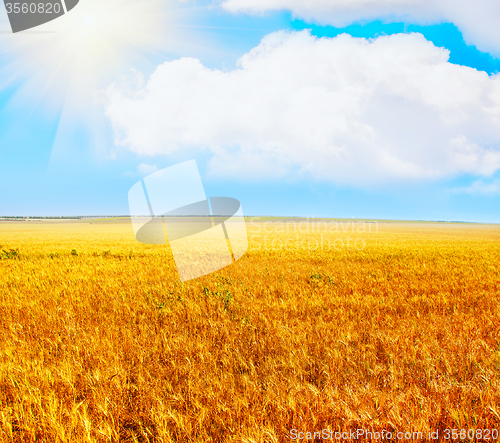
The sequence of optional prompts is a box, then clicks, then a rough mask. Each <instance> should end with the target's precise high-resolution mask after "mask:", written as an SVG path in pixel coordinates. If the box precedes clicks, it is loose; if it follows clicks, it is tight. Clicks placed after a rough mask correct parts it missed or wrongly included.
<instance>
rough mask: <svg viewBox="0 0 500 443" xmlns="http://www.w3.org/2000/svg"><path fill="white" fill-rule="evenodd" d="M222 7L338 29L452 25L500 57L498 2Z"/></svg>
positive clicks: (367, 0)
mask: <svg viewBox="0 0 500 443" xmlns="http://www.w3.org/2000/svg"><path fill="white" fill-rule="evenodd" d="M222 5H223V7H224V8H226V9H228V10H229V11H232V12H249V13H263V12H265V11H272V10H280V9H282V10H289V11H292V12H293V14H294V15H295V16H296V17H299V18H302V19H305V20H308V21H315V22H318V23H320V24H323V25H326V24H328V25H333V26H336V27H344V26H347V25H350V24H352V23H355V22H366V21H371V20H382V21H384V22H400V21H404V22H406V23H413V24H424V25H425V24H435V23H442V22H450V23H454V24H455V25H456V26H457V27H458V28H459V29H460V30H461V31H462V33H463V35H464V38H465V40H466V42H467V43H469V44H471V45H475V46H477V47H478V48H479V49H480V50H482V51H484V52H491V53H493V54H496V55H500V26H498V23H499V20H500V2H498V1H495V0H493V1H492V0H475V1H470V0H223V2H222Z"/></svg>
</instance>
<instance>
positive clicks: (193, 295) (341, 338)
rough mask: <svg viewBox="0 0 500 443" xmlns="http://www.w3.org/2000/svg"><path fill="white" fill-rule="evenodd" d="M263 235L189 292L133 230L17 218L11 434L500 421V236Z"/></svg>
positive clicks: (1, 307) (45, 436)
mask: <svg viewBox="0 0 500 443" xmlns="http://www.w3.org/2000/svg"><path fill="white" fill-rule="evenodd" d="M263 226H264V225H263V224H261V225H258V224H257V223H254V224H251V225H250V224H249V225H248V232H249V237H250V239H251V242H250V248H249V252H248V253H247V254H246V255H245V256H244V257H243V258H241V259H240V260H239V261H238V262H236V263H235V264H233V265H232V266H230V267H228V268H225V269H223V270H221V271H219V272H217V273H214V274H211V275H208V276H205V277H202V278H199V279H197V280H193V281H189V282H186V283H180V281H179V279H178V276H177V272H176V269H175V265H174V262H173V258H172V256H171V253H170V250H169V248H168V246H165V245H163V246H162V245H141V244H140V243H137V242H136V241H135V239H134V237H133V233H132V232H131V228H130V226H129V225H128V224H126V223H118V222H117V223H112V222H106V223H93V224H89V223H88V222H87V223H83V222H82V223H71V224H65V223H58V224H48V223H40V224H37V225H34V224H28V223H24V224H22V223H2V225H0V245H2V247H1V248H0V250H3V251H4V252H2V253H1V254H2V255H1V256H0V257H1V258H2V260H1V261H0V343H1V346H0V441H2V442H10V441H13V442H35V441H36V442H114V441H124V442H125V441H130V442H132V441H138V442H153V441H154V442H248V443H250V442H282V441H290V430H291V429H298V430H301V431H314V430H321V429H324V428H328V429H332V430H347V429H357V428H365V429H372V430H382V429H385V430H393V431H394V430H403V431H422V432H425V433H427V432H428V431H429V430H431V429H433V430H434V429H439V430H444V429H447V428H449V429H451V428H459V429H460V428H461V429H476V428H482V429H494V428H496V429H500V242H499V240H500V227H499V226H483V225H458V224H382V223H381V224H379V225H378V229H377V231H378V232H364V233H355V234H353V233H349V232H337V233H329V234H324V235H326V236H327V237H328V238H329V239H333V240H334V239H345V238H346V237H347V236H349V235H351V237H352V236H353V235H354V236H355V238H358V239H359V238H361V239H363V240H364V241H365V247H364V248H363V249H361V250H358V249H356V248H347V247H345V248H342V249H337V250H334V249H328V248H325V247H323V249H321V248H317V247H316V245H317V244H318V243H317V242H312V240H314V239H318V238H319V237H318V236H319V235H320V234H319V233H317V232H301V233H300V234H299V235H300V239H301V240H303V239H306V240H307V241H306V242H305V243H299V247H291V246H290V245H291V244H292V243H286V239H287V238H289V239H292V238H293V239H294V238H296V235H297V233H296V232H295V231H292V230H291V229H285V230H284V232H274V233H273V232H271V233H270V234H269V235H270V236H271V237H272V238H277V239H281V240H283V241H278V242H274V244H272V245H271V243H268V244H267V245H266V246H264V244H263V243H262V241H263V240H262V237H261V238H259V237H258V236H257V234H258V233H259V232H260V233H262V232H263V230H262V229H260V230H259V227H260V228H262V227H263ZM269 226H270V225H268V227H269ZM271 226H272V225H271ZM270 231H272V229H270ZM266 235H267V234H266ZM273 236H274V237H273ZM259 241H260V242H261V243H259ZM301 244H302V245H304V244H306V245H308V246H300V245H301ZM311 244H312V245H313V247H312V248H311V246H310V245H311ZM359 244H360V243H359ZM287 245H288V246H287Z"/></svg>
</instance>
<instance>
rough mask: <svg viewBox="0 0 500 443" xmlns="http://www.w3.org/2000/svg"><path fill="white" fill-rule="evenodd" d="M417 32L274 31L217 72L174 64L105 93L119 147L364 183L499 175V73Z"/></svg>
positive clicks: (219, 169)
mask: <svg viewBox="0 0 500 443" xmlns="http://www.w3.org/2000/svg"><path fill="white" fill-rule="evenodd" d="M447 60H448V52H447V51H446V50H444V49H442V48H437V47H435V46H434V45H433V44H432V43H431V42H428V41H427V40H425V39H424V37H423V36H421V35H420V34H410V35H406V34H399V35H392V36H385V37H380V38H377V39H374V40H366V39H356V38H353V37H350V36H348V35H341V36H338V37H336V38H321V39H318V38H315V37H312V36H311V35H310V34H309V33H308V32H305V31H304V32H297V33H291V34H290V33H285V32H278V33H274V34H271V35H269V36H267V37H266V38H265V39H264V40H263V41H262V42H261V44H260V45H259V46H258V47H256V48H254V49H253V50H252V51H251V52H250V53H248V54H246V55H245V56H244V57H243V58H242V59H241V60H240V62H239V64H240V68H239V69H236V70H233V71H229V72H222V71H218V70H211V69H208V68H206V67H204V66H203V65H202V64H201V63H200V62H199V61H198V60H195V59H192V58H183V59H180V60H176V61H173V62H167V63H164V64H163V65H161V66H159V67H158V68H157V69H156V71H155V72H154V74H153V75H152V76H151V78H150V79H149V80H148V81H147V82H144V83H142V82H140V81H139V83H138V85H137V86H135V87H130V85H122V86H118V85H113V86H111V87H109V88H108V90H107V98H108V102H107V111H106V112H107V115H108V117H109V118H110V120H111V122H112V124H113V126H114V128H115V134H116V139H117V143H118V144H120V145H124V146H127V147H128V148H129V149H131V150H132V151H134V152H136V153H138V154H146V155H156V154H167V155H168V154H171V153H173V152H175V151H178V150H185V149H191V150H194V151H196V150H201V149H209V150H210V151H211V152H212V153H213V158H212V161H211V164H210V168H211V171H212V173H214V174H223V175H224V176H228V175H233V176H236V177H249V178H252V177H253V178H261V177H276V176H280V177H283V176H287V175H289V176H292V175H293V176H297V175H306V176H312V177H314V178H315V179H322V180H331V181H333V182H336V183H339V184H348V185H370V184H373V183H384V182H385V183H387V182H394V181H404V180H422V179H437V178H441V177H446V176H453V175H457V174H462V173H466V174H475V175H483V176H489V175H491V174H493V173H494V172H495V171H497V170H499V169H500V76H492V77H489V76H488V75H487V74H486V73H484V72H480V71H476V70H474V69H471V68H468V67H464V66H458V65H454V64H450V63H448V61H447Z"/></svg>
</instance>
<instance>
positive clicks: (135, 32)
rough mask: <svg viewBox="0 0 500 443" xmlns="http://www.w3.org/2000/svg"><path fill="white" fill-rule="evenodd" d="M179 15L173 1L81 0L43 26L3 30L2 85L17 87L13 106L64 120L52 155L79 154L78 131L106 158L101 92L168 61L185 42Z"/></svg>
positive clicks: (0, 41) (0, 43) (0, 42)
mask: <svg viewBox="0 0 500 443" xmlns="http://www.w3.org/2000/svg"><path fill="white" fill-rule="evenodd" d="M5 18H6V17H5ZM1 21H2V17H1V15H0V25H3V23H1ZM175 22H176V9H175V7H172V1H169V0H140V1H138V0H80V2H79V3H78V5H77V6H76V7H75V8H73V9H72V10H71V11H68V13H67V14H65V15H63V16H61V17H60V18H57V19H55V20H53V21H51V22H48V23H45V24H44V25H41V26H38V27H36V28H33V29H31V30H27V31H23V32H19V33H16V34H11V33H7V32H1V33H0V91H2V90H15V94H14V95H13V96H12V99H11V100H10V102H9V106H12V107H16V108H18V109H20V108H23V109H24V110H25V111H24V113H26V114H32V113H33V112H35V110H36V112H37V113H38V114H39V115H43V116H44V117H43V118H45V117H47V116H51V115H52V116H55V118H57V119H58V121H59V129H58V131H57V135H56V138H55V141H54V144H53V147H52V156H51V162H52V160H53V158H55V157H59V158H63V156H66V157H68V156H71V155H72V153H71V149H75V148H74V146H75V145H76V143H77V141H75V137H76V136H75V134H77V133H80V134H82V133H83V134H84V138H86V139H87V140H88V145H90V146H92V147H93V148H92V149H100V150H101V151H100V152H95V154H97V156H98V157H100V158H102V157H103V156H106V155H108V154H107V153H105V152H103V149H104V150H105V149H108V148H107V147H105V148H102V145H103V144H104V143H103V140H104V139H105V137H104V136H103V133H104V132H105V131H106V129H105V123H103V120H104V119H105V118H104V112H103V107H102V100H101V99H100V97H101V96H102V91H103V90H105V89H106V87H108V86H109V85H110V84H111V83H112V82H114V81H116V80H117V79H119V78H120V77H122V76H123V75H128V73H130V72H131V70H133V69H137V70H143V69H144V67H145V66H150V65H151V64H152V63H156V62H158V63H161V62H163V61H165V58H164V56H165V54H168V53H170V51H171V50H172V48H174V47H175V46H176V45H177V44H178V38H179V36H178V35H177V33H178V31H175V29H177V28H176V27H175V26H172V23H175ZM6 23H7V22H5V24H6ZM172 30H174V31H172ZM174 32H175V33H176V35H174ZM181 38H182V37H181ZM155 57H156V58H155ZM146 71H147V69H146ZM103 128H104V129H103ZM103 131H104V132H103ZM81 138H82V137H80V139H81ZM108 139H109V136H108ZM99 144H100V145H101V148H96V147H97V146H98V145H99ZM108 145H109V143H108Z"/></svg>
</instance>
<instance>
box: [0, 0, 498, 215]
mask: <svg viewBox="0 0 500 443" xmlns="http://www.w3.org/2000/svg"><path fill="white" fill-rule="evenodd" d="M85 2H86V4H84V3H85ZM93 2H94V3H93ZM110 2H112V0H110ZM239 3H240V4H242V5H243V6H241V7H240V6H239ZM254 3H255V5H256V6H255V7H254V6H252V0H246V1H243V0H241V1H240V0H233V1H232V2H227V4H226V6H224V4H221V3H213V4H212V3H210V2H191V1H186V2H182V3H180V2H176V1H171V2H170V3H169V4H168V6H167V7H165V6H160V5H163V4H164V3H162V2H156V1H154V0H151V1H150V2H149V4H148V7H149V8H150V10H149V11H146V12H144V11H141V14H143V15H139V16H137V13H136V12H134V11H133V10H132V9H131V10H130V11H128V12H124V13H123V14H122V15H120V14H110V15H109V17H104V19H103V20H104V25H103V27H102V28H101V27H99V26H98V25H99V23H98V24H97V25H95V26H94V25H93V26H90V27H88V26H87V25H85V26H87V27H85V26H84V25H81V26H82V27H81V28H79V27H77V26H76V25H75V23H80V22H79V20H83V18H84V17H85V20H86V21H85V23H87V24H88V23H90V22H91V19H92V14H95V15H96V17H97V16H99V14H100V13H101V12H102V11H100V8H99V7H95V5H96V4H97V3H95V0H81V2H80V4H79V5H78V7H77V8H75V9H74V10H73V11H71V12H70V13H69V14H68V16H67V17H63V18H61V19H59V20H56V21H54V22H52V23H48V24H46V25H43V26H42V27H40V28H39V29H40V30H42V31H44V33H42V34H39V33H34V32H33V33H28V34H26V35H20V34H16V35H11V34H9V32H8V30H9V27H8V26H9V25H8V22H7V20H6V14H5V11H3V10H2V11H0V76H1V77H0V173H1V177H2V180H1V181H0V183H1V184H0V188H1V189H0V192H1V194H0V195H1V199H0V215H42V216H48V215H100V214H110V215H119V214H127V212H128V203H127V194H128V190H129V188H130V187H131V186H132V185H133V184H134V183H135V182H136V181H137V180H139V179H140V178H141V177H143V176H144V175H147V174H148V173H150V172H152V171H154V170H156V169H161V168H164V167H167V166H170V165H173V164H176V163H178V162H180V161H185V160H189V159H192V158H194V159H196V160H197V163H198V166H199V168H200V171H201V172H202V176H203V180H204V184H205V190H206V193H207V195H211V196H229V197H234V198H237V199H239V200H240V201H241V202H242V207H243V209H244V212H245V213H246V214H248V215H290V216H292V215H300V216H311V217H314V216H316V217H359V218H373V219H380V218H386V219H417V220H461V221H477V222H495V223H500V162H499V160H498V159H499V158H500V157H499V156H500V137H499V133H500V128H499V127H498V125H500V115H498V109H499V106H498V104H499V101H500V97H499V95H498V92H497V91H499V90H500V88H498V87H497V85H498V84H499V82H500V81H496V76H495V74H496V73H498V72H499V70H500V60H499V59H498V58H496V57H495V56H494V55H498V54H499V53H500V48H499V50H498V51H497V50H496V47H495V43H494V40H495V38H496V36H495V35H493V34H492V35H491V36H489V35H488V33H487V30H488V26H486V25H485V26H482V27H480V28H481V29H482V30H483V31H482V32H483V33H482V34H481V33H478V32H475V31H474V29H475V28H474V25H475V24H474V23H468V22H466V21H464V20H465V19H464V18H463V17H466V16H467V14H466V11H465V12H464V14H463V16H461V15H457V16H456V17H457V18H456V23H453V22H451V20H444V19H443V20H441V21H442V22H440V20H439V19H436V18H434V17H433V16H432V11H431V12H429V11H427V10H424V9H425V7H424V6H422V15H424V16H425V17H426V18H425V19H422V17H421V16H420V15H418V14H417V15H418V17H417V18H412V16H411V15H408V14H407V13H406V12H405V11H403V12H401V11H399V10H395V11H394V13H390V14H389V13H388V12H387V11H386V9H383V8H382V9H381V12H380V13H377V14H378V15H377V14H374V13H372V12H371V13H370V14H368V15H367V17H368V18H367V17H365V16H363V14H361V15H360V16H359V17H356V16H354V17H352V16H351V15H349V14H348V13H347V12H346V17H347V18H345V20H344V22H346V23H348V24H346V25H345V26H343V27H338V26H335V25H336V24H337V23H336V20H337V18H335V19H332V20H330V21H329V20H328V19H324V20H323V19H318V18H317V17H323V16H321V15H320V13H324V11H323V12H322V11H319V10H318V13H317V14H318V15H317V16H314V14H312V16H307V14H302V13H301V10H300V7H299V6H300V1H295V2H290V4H291V5H292V4H293V5H299V6H296V8H295V9H294V8H293V7H290V9H291V10H284V11H282V10H279V9H276V10H269V11H266V10H259V9H258V8H261V6H260V5H261V3H260V2H258V1H255V2H254ZM334 3H335V1H332V4H334ZM375 3H376V1H375ZM381 3H384V2H381ZM121 4H123V3H121ZM270 4H272V2H270ZM118 5H120V3H119V2H118V3H116V7H117V8H119V7H120V6H118ZM227 5H229V6H227ZM249 5H250V6H251V7H250V6H249ZM312 6H313V9H314V2H313V3H312ZM459 6H460V5H459ZM479 7H481V5H479ZM131 8H132V7H131ZM155 8H158V11H155ZM238 8H240V9H238ZM252 8H254V9H252ZM384 8H385V7H384ZM125 9H126V8H125ZM160 9H161V11H160ZM334 12H335V11H332V14H333V13H334ZM341 12H342V11H341ZM342 13H343V12H342ZM412 13H413V12H412ZM424 13H425V14H427V15H425V14H424ZM415 14H416V13H415ZM444 15H446V14H444ZM70 16H71V17H70ZM326 16H328V14H326ZM89 17H90V19H89ZM335 17H337V15H335ZM70 19H71V20H72V21H70ZM89 20H90V21H89ZM127 20H130V23H131V25H130V26H132V28H129V29H128V32H125V31H120V28H122V27H123V28H124V29H126V28H125V26H124V24H126V23H127ZM478 20H479V19H478ZM59 21H60V22H61V23H57V22H59ZM114 21H116V22H120V23H114V24H113V23H112V22H114ZM137 22H139V24H137ZM424 22H428V23H424ZM92 23H93V22H92ZM480 24H481V23H479V24H478V26H479V25H480ZM114 26H115V27H116V29H115V28H114ZM484 29H486V31H485V30H484ZM52 31H54V32H52ZM279 31H286V32H284V33H279ZM294 31H295V34H294V33H293V32H294ZM463 32H465V33H466V39H467V43H466V42H465V41H464V34H463ZM78 33H80V34H82V37H81V38H80V35H79V34H78ZM276 33H278V34H276ZM415 33H418V34H421V36H420V35H419V36H415ZM101 34H102V35H101ZM341 34H348V35H350V36H352V37H355V38H357V39H356V40H353V39H349V38H343V37H338V36H340V35H341ZM401 34H404V35H403V38H400V37H399V36H400V35H401ZM131 36H132V37H134V36H137V41H132V40H131ZM422 36H423V37H422ZM490 37H491V38H490ZM106 38H109V41H106V40H105V39H106ZM72 39H74V40H72ZM263 39H264V42H265V43H261V42H262V40H263ZM359 39H362V40H359ZM364 39H370V40H364ZM490 40H491V41H490ZM67 41H71V42H72V45H73V46H69V45H68V46H66V45H67V43H66V42H67ZM92 42H93V43H92ZM95 42H97V43H95ZM369 42H371V43H369ZM476 42H477V46H478V47H480V48H481V49H482V50H483V51H484V52H482V51H480V50H479V49H477V47H476V46H475V45H474V43H476ZM136 43H137V44H136ZM434 46H435V47H438V48H445V49H446V50H448V51H449V59H448V60H446V58H447V56H446V53H444V52H443V51H442V50H439V49H436V48H434ZM106 50H107V51H109V52H105V51H106ZM251 51H252V52H251ZM488 51H489V52H488ZM249 53H251V54H252V55H251V56H246V57H247V58H246V59H244V60H243V62H238V60H240V58H241V57H243V56H245V55H246V54H249ZM33 54H36V55H37V56H36V57H33ZM443 54H445V55H444V56H443ZM119 55H120V56H119ZM183 57H184V59H183V60H184V61H180V59H181V58H183ZM186 57H189V58H191V61H189V62H188V61H186V59H185V58H186ZM443 57H444V58H443ZM196 60H197V62H196ZM245 60H246V61H245ZM465 67H468V68H472V69H466V68H465ZM481 71H483V72H481ZM416 72H418V73H420V72H421V73H422V74H416ZM318 73H319V74H318ZM152 75H153V77H151V76H152ZM274 76H276V79H275V80H269V79H272V78H274ZM334 78H335V79H336V80H335V81H334V80H333V79H334ZM259 79H261V80H259ZM374 79H376V80H374ZM141 82H142V83H141ZM281 85H283V86H281ZM287 85H290V86H287ZM448 86H449V90H448V89H447V88H448ZM266 88H268V89H269V93H266V92H262V91H263V90H266ZM278 89H279V91H277V90H278ZM308 91H310V92H308ZM443 91H444V92H443ZM440 94H443V97H442V98H441V95H440ZM459 95H460V97H458V98H457V96H459ZM462 95H463V96H462ZM325 97H328V98H325ZM214 103H215V104H214ZM297 103H299V104H297ZM339 103H343V105H342V106H341V105H339ZM211 104H214V105H213V106H214V107H213V108H212V107H211V106H212V105H211ZM201 110H203V112H202V111H201ZM344 111H345V112H344ZM267 112H269V115H270V116H271V118H272V121H271V123H269V119H267V120H266V119H264V118H260V116H262V115H267V114H266V113H267ZM149 113H151V114H149ZM483 113H484V116H483ZM178 116H182V119H181V120H179V122H177V120H178ZM142 118H144V124H142V123H141V121H142V120H141V119H142ZM180 118H181V117H179V119H180ZM163 119H164V120H163ZM204 119H206V121H204ZM274 119H275V120H274ZM176 122H177V123H176ZM329 125H331V127H329ZM278 127H279V129H276V128H278ZM213 128H217V129H213ZM284 128H285V129H284ZM286 128H289V131H287V130H286ZM420 135H422V137H420ZM497 163H498V164H497Z"/></svg>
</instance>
